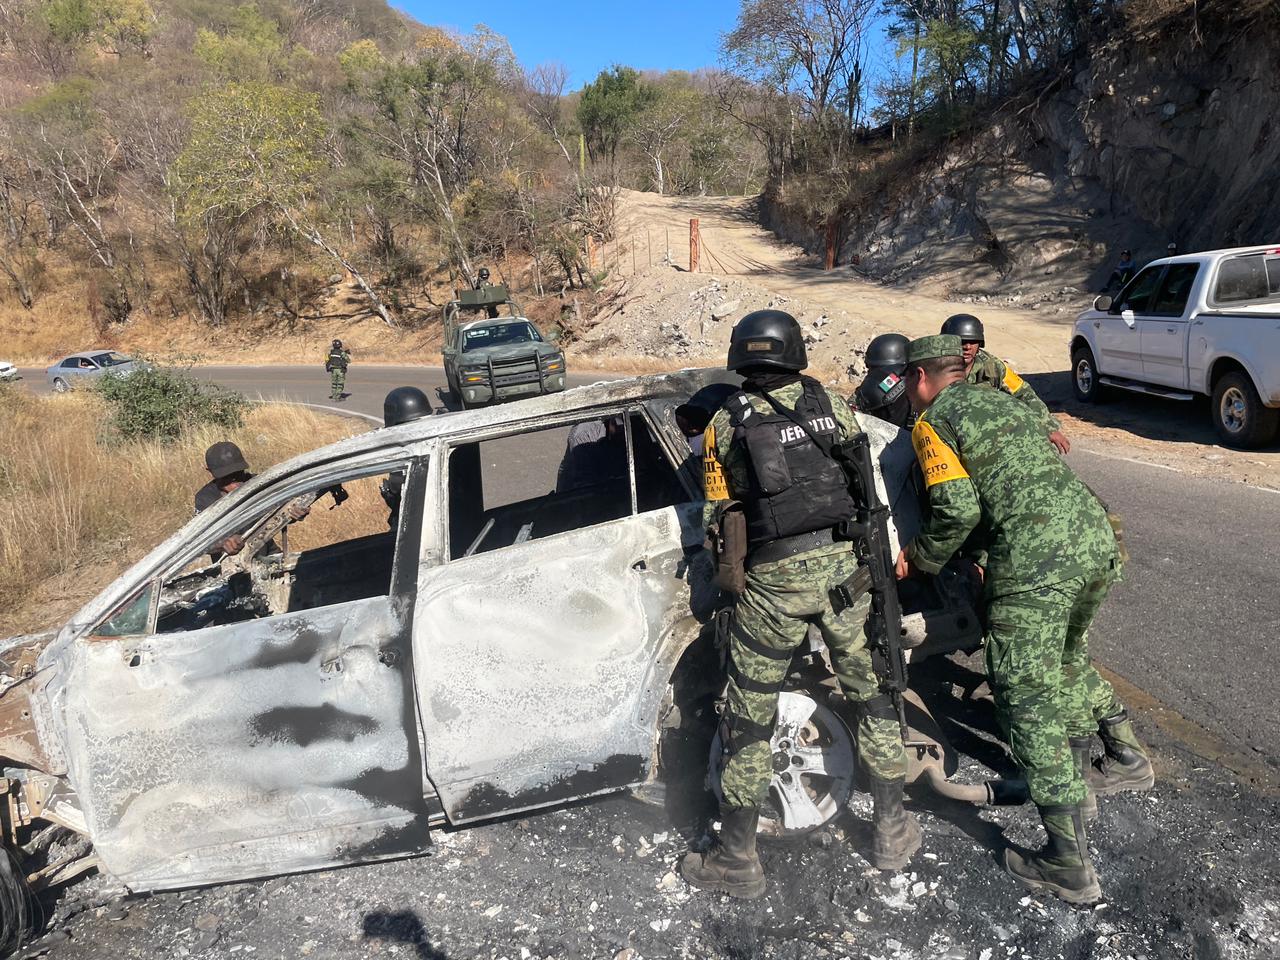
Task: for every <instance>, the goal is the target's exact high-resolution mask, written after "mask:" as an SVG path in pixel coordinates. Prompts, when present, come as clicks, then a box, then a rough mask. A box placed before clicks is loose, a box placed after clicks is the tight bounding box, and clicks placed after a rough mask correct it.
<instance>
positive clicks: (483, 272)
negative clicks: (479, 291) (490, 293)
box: [476, 267, 489, 283]
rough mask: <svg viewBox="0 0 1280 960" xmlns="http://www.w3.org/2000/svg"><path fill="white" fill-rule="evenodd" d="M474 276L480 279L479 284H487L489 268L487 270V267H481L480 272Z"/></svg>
mask: <svg viewBox="0 0 1280 960" xmlns="http://www.w3.org/2000/svg"><path fill="white" fill-rule="evenodd" d="M476 276H477V277H479V278H480V282H481V283H488V282H489V268H488V267H481V268H480V272H479V273H477V274H476Z"/></svg>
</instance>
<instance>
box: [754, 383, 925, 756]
mask: <svg viewBox="0 0 1280 960" xmlns="http://www.w3.org/2000/svg"><path fill="white" fill-rule="evenodd" d="M762 396H763V397H764V398H765V400H767V401H768V402H769V405H770V406H772V407H773V409H774V410H776V411H777V412H778V413H779V414H781V415H782V416H784V417H786V418H787V419H788V420H790V421H791V422H792V423H794V424H796V426H798V427H799V428H800V429H801V430H803V431H804V432H805V433H806V434H808V436H809V439H810V440H812V441H813V442H814V443H815V444H817V446H818V449H819V450H821V451H822V452H823V453H824V454H826V455H827V456H828V457H830V458H831V459H832V460H834V461H835V462H836V463H837V464H838V465H839V467H840V469H841V471H842V472H843V473H844V477H845V482H846V483H847V484H848V485H849V494H850V496H852V497H853V502H854V503H855V504H857V511H858V512H857V514H856V515H855V516H854V518H853V519H851V520H846V521H844V522H843V523H841V524H840V527H839V529H838V530H837V533H838V534H839V535H840V536H841V537H842V538H843V539H846V540H852V541H853V543H854V553H855V555H856V556H857V558H858V572H857V573H855V574H854V575H853V576H852V577H850V578H849V579H848V580H846V581H845V582H844V583H842V584H839V585H838V586H836V587H835V588H833V589H832V590H831V594H830V595H831V604H832V606H833V607H834V608H835V611H836V613H839V612H840V611H842V610H844V609H845V608H846V607H851V606H853V604H854V602H855V601H856V600H857V599H858V597H859V596H860V595H861V594H862V593H863V592H864V591H866V592H870V594H871V614H870V616H869V617H868V618H867V647H868V649H869V650H870V651H871V665H872V667H873V668H874V669H875V672H876V676H877V677H879V678H880V683H881V685H882V686H883V687H884V689H885V691H886V692H887V693H888V694H889V696H890V698H892V700H893V709H894V712H895V713H897V715H898V726H899V728H900V730H901V733H902V742H903V743H907V742H908V741H907V738H908V736H909V730H908V727H907V707H906V701H905V700H904V699H903V697H904V695H905V694H906V692H907V657H906V653H905V651H904V650H903V648H902V605H901V603H899V601H898V578H897V575H896V574H895V573H894V570H893V566H894V560H895V559H896V558H895V557H894V555H893V547H892V546H891V544H890V541H889V506H888V504H885V503H881V502H880V494H879V492H878V491H877V490H876V474H875V468H874V467H873V466H872V463H871V438H870V437H868V436H867V435H866V434H865V433H859V434H858V435H857V436H855V437H853V438H852V439H850V440H846V441H843V442H836V443H833V442H831V441H830V440H826V439H824V438H823V437H820V436H818V434H816V433H814V431H813V430H812V428H810V426H809V424H807V423H805V421H804V418H803V417H801V416H799V415H798V414H797V413H796V411H794V410H789V409H788V408H787V407H786V406H784V405H783V404H781V403H779V402H778V401H777V400H775V399H774V398H773V397H772V396H771V395H770V394H768V393H767V392H766V393H763V394H762Z"/></svg>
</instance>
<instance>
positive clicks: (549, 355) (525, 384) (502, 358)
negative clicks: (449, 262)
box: [441, 283, 565, 409]
mask: <svg viewBox="0 0 1280 960" xmlns="http://www.w3.org/2000/svg"><path fill="white" fill-rule="evenodd" d="M441 352H442V353H443V355H444V375H445V379H446V380H447V381H448V383H449V390H450V391H451V392H452V394H453V396H454V399H455V400H456V401H457V402H458V404H459V405H460V406H462V407H463V408H464V409H466V408H468V407H478V406H482V405H484V404H487V403H497V402H500V401H502V400H518V399H521V398H524V397H536V396H539V395H541V394H544V393H559V392H560V391H561V390H563V389H564V376H565V363H564V354H563V353H562V352H561V350H560V348H559V347H557V346H556V345H555V344H554V343H549V342H548V341H547V340H546V339H545V338H544V337H543V336H542V334H541V333H540V332H539V330H538V328H537V327H536V326H535V325H534V324H533V323H532V322H531V321H530V320H528V319H527V318H526V317H525V316H524V315H523V313H522V312H521V310H520V305H519V304H518V303H516V302H515V300H513V299H512V298H511V295H510V294H509V293H508V292H507V288H506V287H505V286H498V285H493V284H488V283H482V284H481V285H480V286H478V287H476V288H475V289H474V290H458V291H457V295H456V298H455V299H453V300H450V301H449V303H447V304H446V305H445V308H444V348H443V350H442V351H441Z"/></svg>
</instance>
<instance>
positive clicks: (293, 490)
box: [75, 448, 430, 643]
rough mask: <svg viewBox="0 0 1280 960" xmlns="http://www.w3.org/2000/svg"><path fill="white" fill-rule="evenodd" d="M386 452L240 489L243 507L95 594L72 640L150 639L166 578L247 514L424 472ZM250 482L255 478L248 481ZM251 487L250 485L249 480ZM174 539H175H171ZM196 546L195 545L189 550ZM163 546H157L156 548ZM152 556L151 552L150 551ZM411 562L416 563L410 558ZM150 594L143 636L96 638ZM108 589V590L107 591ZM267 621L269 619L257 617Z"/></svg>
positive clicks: (424, 458)
mask: <svg viewBox="0 0 1280 960" xmlns="http://www.w3.org/2000/svg"><path fill="white" fill-rule="evenodd" d="M386 453H387V451H378V452H377V453H376V454H373V455H367V456H362V457H359V458H353V461H352V462H351V463H349V464H346V467H345V469H342V470H335V469H334V464H333V463H332V462H329V463H324V464H316V465H314V466H312V467H304V468H301V469H300V470H299V471H297V472H295V473H291V474H288V475H287V476H284V477H279V478H276V479H271V480H267V481H266V484H265V485H264V486H262V487H257V486H256V485H253V486H247V487H244V488H241V489H242V490H244V497H245V503H242V504H236V505H235V506H231V505H228V506H227V507H226V510H225V513H222V515H220V516H217V517H216V519H213V520H212V522H210V523H209V524H208V525H207V526H203V527H197V528H196V529H195V530H193V532H192V533H191V535H189V536H187V537H185V538H183V540H182V541H181V542H180V543H177V544H175V545H174V547H173V549H171V550H169V551H166V552H165V554H164V555H163V556H161V557H159V558H157V559H156V560H155V561H154V562H151V563H148V558H144V559H143V560H142V561H140V563H143V564H146V567H145V572H144V573H142V574H141V575H140V576H139V577H137V578H136V579H133V578H131V579H130V580H129V582H128V584H126V585H125V586H124V587H123V588H122V589H120V590H118V591H113V592H112V594H111V595H109V596H108V595H107V594H99V596H98V597H97V598H95V600H94V601H92V603H93V604H94V605H97V604H98V602H99V601H103V602H105V603H106V609H104V610H102V611H100V612H99V613H97V614H96V615H93V616H90V617H88V618H87V623H86V624H85V625H84V626H82V627H80V628H78V629H77V630H76V632H75V636H76V639H78V640H84V641H88V642H93V643H107V642H115V641H119V640H122V639H125V637H126V636H127V637H143V636H155V635H156V633H155V631H156V624H157V619H158V613H159V607H160V595H161V591H162V589H163V585H164V582H165V580H166V579H169V578H172V577H173V576H175V575H176V574H177V573H178V572H179V571H181V570H182V569H183V568H184V567H186V566H187V565H188V564H189V563H191V562H192V561H194V560H195V559H196V558H197V557H199V556H200V555H201V554H202V553H206V552H208V549H209V545H210V544H212V543H218V542H220V541H221V540H222V539H225V538H226V537H228V536H230V535H231V534H233V533H235V532H236V530H237V529H240V528H242V521H244V519H245V518H246V517H247V515H248V514H249V513H253V514H254V516H253V518H252V520H249V521H248V522H249V523H256V522H257V521H258V520H260V519H262V518H263V517H264V516H266V515H268V514H269V513H271V512H272V511H274V510H277V509H279V508H280V507H282V506H283V505H284V504H286V503H288V502H289V501H290V500H292V499H294V498H295V497H298V496H301V495H303V494H304V493H309V492H310V491H311V490H313V489H314V488H315V487H316V486H318V485H320V484H324V485H325V486H332V485H333V484H338V483H347V482H350V481H354V480H360V479H364V478H367V477H374V476H379V475H381V474H384V473H385V474H388V475H390V474H392V473H395V472H397V470H404V471H405V486H404V489H406V490H407V489H408V486H409V479H410V471H412V470H413V469H414V467H415V465H416V466H417V469H419V470H423V471H427V472H428V473H429V472H430V454H428V453H422V454H414V453H412V452H410V451H409V450H406V449H404V448H400V449H398V450H397V451H396V455H395V456H393V457H391V458H389V459H388V458H387V457H386ZM254 479H255V480H256V479H258V478H256V477H255V478H254ZM251 483H252V481H251ZM240 495H241V491H240V490H237V491H236V492H235V493H233V494H231V497H230V498H228V499H231V498H239V497H240ZM250 501H259V502H268V503H269V505H268V506H266V507H265V508H264V509H262V510H260V511H258V510H256V508H255V509H254V510H252V511H250V510H248V509H246V508H248V507H249V503H250ZM216 510H218V505H215V506H213V507H210V508H209V509H208V510H207V511H204V513H209V512H212V511H216ZM200 516H201V514H197V515H196V517H195V518H193V520H195V519H199V518H200ZM405 517H406V512H405V511H404V509H403V506H402V508H401V512H400V522H401V525H402V526H403V524H404V522H405ZM402 526H401V527H397V528H396V530H395V549H396V556H395V557H394V559H393V561H392V568H391V583H392V584H393V586H394V584H395V583H396V582H397V580H398V578H399V577H400V575H401V570H400V563H401V556H400V549H399V548H400V541H401V538H402V536H403V532H404V531H403V529H402ZM175 535H176V534H175ZM196 544H200V546H198V547H197V546H195V545H196ZM161 546H163V544H162V545H161ZM158 549H160V548H159V547H158V548H157V550H158ZM153 554H154V552H153ZM415 561H416V558H415ZM148 588H150V589H152V600H151V604H150V607H151V609H150V610H149V611H148V613H147V624H146V630H147V632H146V633H142V634H127V635H125V636H96V635H95V633H94V631H96V630H97V629H98V628H99V627H101V626H102V625H103V624H104V623H106V622H107V621H108V620H110V619H111V618H112V617H114V616H116V615H117V614H118V613H119V612H120V610H121V608H122V607H123V606H124V605H125V604H126V603H129V602H130V601H131V600H133V598H135V597H137V596H138V594H139V592H140V591H142V590H146V589H148ZM108 589H110V588H108ZM261 619H269V618H266V617H264V618H261Z"/></svg>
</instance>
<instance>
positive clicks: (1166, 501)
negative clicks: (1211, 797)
mask: <svg viewBox="0 0 1280 960" xmlns="http://www.w3.org/2000/svg"><path fill="white" fill-rule="evenodd" d="M1118 453H1122V451H1115V452H1114V453H1111V452H1103V451H1086V450H1079V449H1077V450H1073V452H1072V454H1071V457H1070V460H1071V463H1072V466H1074V467H1075V468H1076V470H1077V471H1078V472H1079V473H1080V475H1081V476H1083V477H1084V479H1085V480H1086V481H1087V482H1088V483H1089V484H1090V485H1091V486H1092V487H1093V488H1094V490H1096V491H1097V492H1098V494H1099V496H1101V497H1102V498H1103V499H1104V500H1106V501H1107V502H1108V503H1109V504H1110V506H1111V507H1112V509H1113V510H1116V511H1118V512H1120V513H1121V514H1122V515H1123V516H1124V519H1125V532H1126V541H1127V544H1128V547H1129V553H1130V556H1131V560H1130V564H1129V569H1128V571H1127V574H1128V576H1127V580H1126V582H1125V583H1124V584H1122V585H1121V586H1119V587H1118V588H1117V589H1116V592H1115V595H1114V596H1113V597H1112V599H1111V600H1110V602H1108V603H1107V604H1106V605H1105V606H1104V607H1103V609H1102V613H1101V614H1100V616H1099V618H1098V621H1097V625H1096V627H1095V629H1094V631H1093V634H1092V642H1093V646H1094V651H1095V653H1096V655H1097V657H1098V658H1099V659H1100V660H1101V661H1102V662H1103V663H1104V664H1105V665H1107V666H1108V667H1109V668H1110V669H1112V670H1114V671H1115V672H1116V673H1118V674H1120V675H1121V676H1123V677H1124V678H1125V679H1127V680H1129V681H1130V682H1132V683H1133V684H1134V685H1136V686H1138V687H1140V688H1141V689H1142V690H1144V691H1146V692H1147V693H1149V694H1150V695H1152V696H1153V697H1155V698H1157V699H1158V700H1160V701H1162V702H1163V703H1164V704H1167V705H1168V706H1169V707H1172V708H1173V709H1174V710H1176V711H1178V712H1179V713H1181V714H1182V715H1183V716H1184V717H1186V718H1187V719H1190V720H1192V721H1194V722H1195V723H1196V724H1199V725H1200V726H1202V727H1204V728H1205V729H1207V730H1208V731H1210V732H1211V733H1212V734H1214V735H1216V736H1217V737H1219V738H1221V739H1222V740H1223V741H1225V742H1226V744H1227V745H1228V746H1229V747H1231V748H1234V749H1236V750H1239V751H1240V752H1241V753H1243V754H1244V755H1245V756H1246V757H1247V756H1249V755H1250V754H1252V755H1253V756H1254V758H1255V759H1256V760H1258V761H1260V762H1261V763H1263V764H1265V765H1266V766H1267V767H1269V768H1270V769H1269V771H1268V772H1269V773H1270V774H1272V775H1273V777H1274V778H1280V711H1277V710H1276V706H1275V704H1276V698H1275V690H1276V687H1277V684H1280V589H1278V586H1280V583H1278V580H1280V538H1277V536H1276V521H1277V517H1278V516H1280V494H1276V493H1274V492H1271V491H1269V490H1265V489H1262V488H1257V487H1249V486H1246V485H1245V484H1240V483H1229V482H1222V481H1212V480H1205V479H1201V478H1198V477H1192V476H1188V475H1186V474H1181V473H1175V472H1173V471H1171V470H1167V469H1163V468H1159V467H1154V466H1151V465H1147V464H1137V463H1130V462H1126V461H1124V460H1121V459H1117V458H1116V456H1115V454H1118Z"/></svg>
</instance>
